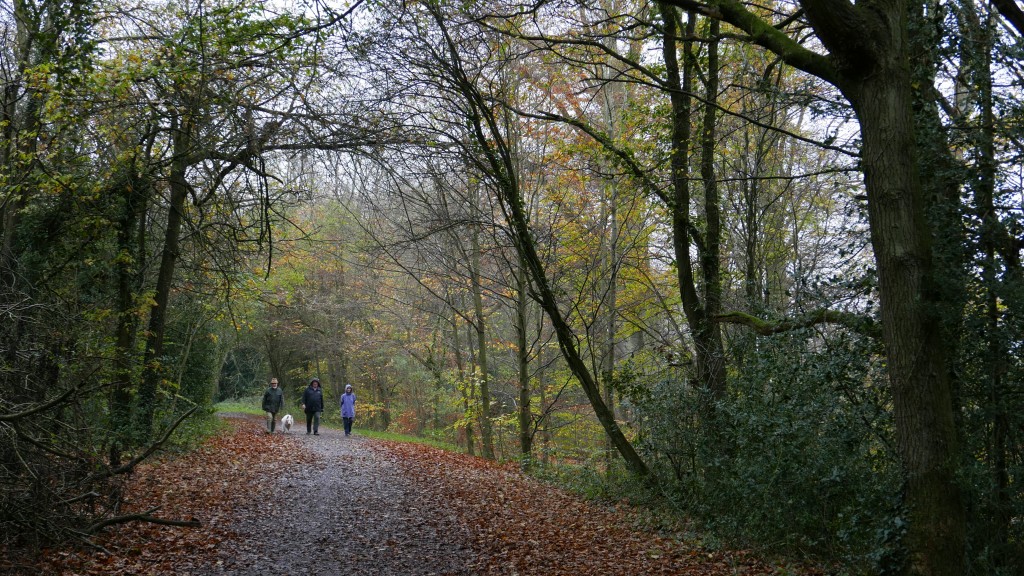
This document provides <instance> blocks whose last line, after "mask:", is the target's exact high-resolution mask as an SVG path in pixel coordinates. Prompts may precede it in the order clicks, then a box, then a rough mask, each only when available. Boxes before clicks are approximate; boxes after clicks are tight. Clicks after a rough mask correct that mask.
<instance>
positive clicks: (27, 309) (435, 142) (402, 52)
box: [0, 0, 1024, 575]
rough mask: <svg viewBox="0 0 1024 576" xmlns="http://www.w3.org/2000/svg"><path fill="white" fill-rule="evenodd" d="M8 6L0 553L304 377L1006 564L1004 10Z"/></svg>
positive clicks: (912, 561) (444, 435) (113, 503)
mask: <svg viewBox="0 0 1024 576" xmlns="http://www.w3.org/2000/svg"><path fill="white" fill-rule="evenodd" d="M0 25H2V28H0V84H2V88H3V90H2V93H0V318H2V320H0V437H2V438H0V535H2V542H0V544H3V545H11V546H26V545H27V546H34V545H42V544H49V543H53V542H61V541H67V540H75V539H83V540H88V538H89V536H90V535H91V534H94V533H95V532H97V531H98V530H101V529H104V528H106V527H109V526H116V524H118V523H119V522H123V521H127V520H129V518H126V517H124V516H122V515H121V514H120V513H119V502H120V497H121V494H122V491H123V490H124V489H125V488H126V487H127V486H128V485H129V484H128V483H129V482H130V477H131V471H132V469H133V468H134V466H135V465H136V464H138V463H139V462H141V461H142V460H144V459H145V458H147V457H149V456H150V455H151V454H153V453H154V451H156V450H158V449H159V448H160V446H161V445H162V444H164V443H165V442H167V440H168V439H169V438H173V437H174V436H175V434H179V433H181V432H182V431H183V430H186V429H187V428H188V427H189V426H190V425H191V423H192V422H195V421H199V420H201V419H202V418H208V417H209V414H210V412H211V406H212V405H213V404H214V403H216V402H218V401H221V400H225V399H237V398H243V399H250V400H251V402H252V403H254V404H256V403H258V396H259V394H260V393H261V391H262V390H263V389H264V387H265V386H266V382H267V381H268V380H269V378H270V377H271V376H276V377H278V378H279V379H280V380H281V382H282V384H283V388H284V390H285V394H286V398H287V401H288V404H289V406H290V407H291V411H292V412H293V413H298V407H297V401H298V398H299V397H300V395H301V391H302V389H303V388H304V387H305V385H306V383H307V382H308V380H309V378H310V377H312V376H314V375H315V376H318V377H319V378H320V379H321V381H322V382H323V384H324V388H325V391H326V397H327V398H326V402H327V403H328V405H330V406H336V405H337V401H338V396H339V394H340V391H341V390H342V389H343V387H344V385H345V384H346V383H351V384H353V386H354V387H355V388H356V392H357V394H358V396H359V406H358V408H359V422H358V424H359V425H360V426H363V427H373V428H378V429H388V430H397V431H401V432H408V433H412V434H418V435H427V436H434V437H437V438H440V439H444V440H447V441H450V442H452V443H456V444H458V445H459V446H460V447H461V448H463V449H465V450H466V451H468V452H469V453H470V454H477V455H482V456H483V457H486V458H496V459H504V460H508V459H519V460H520V461H521V462H522V465H523V466H524V467H526V468H531V469H536V470H538V471H540V472H542V473H548V472H550V473H556V472H557V471H563V472H564V471H566V470H570V471H572V472H571V474H572V475H575V476H577V477H579V476H581V475H583V476H592V477H594V478H596V479H598V480H599V481H601V482H604V483H606V485H607V486H611V487H612V488H609V489H610V490H612V491H613V492H614V490H618V489H625V488H622V487H623V486H625V485H633V488H632V489H634V490H635V489H638V487H639V488H643V489H646V490H648V491H649V492H651V493H653V494H657V496H658V499H657V500H652V502H655V501H656V502H657V504H656V505H657V506H660V507H662V508H664V509H666V510H671V511H672V512H673V513H675V514H678V515H680V516H685V517H687V518H690V519H692V520H693V521H694V522H695V525H696V526H699V527H700V529H701V530H703V531H706V533H707V534H709V535H710V536H709V537H710V538H717V539H720V540H721V541H723V542H731V543H736V544H740V545H745V546H753V547H757V548H760V549H763V550H770V551H772V552H781V553H785V554H793V555H805V554H814V555H815V557H817V558H823V559H825V560H828V561H838V562H840V563H841V564H842V565H843V566H845V570H848V571H849V572H850V573H854V574H856V573H886V574H897V573H901V574H902V573H909V574H922V575H940V574H943V575H945V574H948V575H960V574H1019V573H1020V571H1021V570H1022V567H1024V494H1022V490H1021V474H1022V472H1024V469H1022V466H1024V461H1022V457H1024V428H1022V425H1024V394H1022V386H1021V379H1022V373H1021V369H1022V363H1021V344H1022V339H1021V333H1022V326H1021V320H1022V314H1024V308H1022V307H1024V284H1022V283H1024V268H1022V262H1021V249H1022V247H1024V228H1022V211H1024V196H1022V186H1024V169H1022V163H1021V154H1022V152H1024V140H1022V138H1024V133H1022V130H1024V109H1022V97H1024V92H1022V90H1021V84H1022V83H1024V60H1022V57H1024V51H1022V47H1024V44H1022V38H1021V37H1022V32H1024V12H1022V11H1021V9H1020V7H1019V6H1018V5H1017V4H1016V3H1014V2H1013V1H1012V0H994V1H993V2H992V3H990V4H987V3H976V2H974V0H947V1H933V0H928V1H926V2H916V3H915V2H909V1H907V0H860V1H859V2H857V3H856V4H851V3H849V2H848V1H847V0H800V1H798V2H775V3H772V2H763V3H745V4H740V3H738V2H736V1H735V0H708V1H707V2H698V1H695V0H663V1H659V2H645V1H640V2H632V1H630V0H601V1H597V2H576V1H573V0H565V1H563V0H552V1H548V2H538V3H533V4H531V3H517V2H513V1H509V2H505V1H488V2H472V1H469V2H445V1H443V0H425V1H422V2H376V1H364V2H356V3H354V4H344V3H332V2H328V1H320V0H296V1H295V2H293V3H287V2H273V3H267V4H266V5H264V3H263V2H256V1H249V0H169V1H166V2H165V1H149V0H140V1H137V2H125V1H121V0H13V3H6V2H5V3H3V4H2V5H0ZM328 412H329V413H333V412H334V411H333V410H328ZM616 486H618V487H619V488H615V487H616ZM131 519H132V520H137V518H134V517H133V518H131Z"/></svg>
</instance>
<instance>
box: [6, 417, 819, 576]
mask: <svg viewBox="0 0 1024 576" xmlns="http://www.w3.org/2000/svg"><path fill="white" fill-rule="evenodd" d="M232 422H233V426H232V428H231V430H230V431H229V432H227V433H224V434H222V435H219V436H217V437H215V438H211V439H210V440H209V441H208V442H206V443H205V444H204V445H203V446H202V447H201V448H200V449H198V450H197V451H195V452H193V453H190V454H187V455H182V456H178V457H175V458H169V459H165V460H162V461H155V462H152V463H150V464H146V465H144V466H142V467H140V468H139V470H137V472H136V473H135V474H134V475H133V477H132V479H131V482H130V483H129V484H128V485H129V486H130V487H131V493H130V494H129V495H128V496H127V498H126V503H125V507H124V509H123V510H122V511H121V513H123V514H132V513H144V512H149V511H151V510H153V509H154V508H156V509H157V511H156V512H153V514H154V515H156V516H159V517H161V518H168V519H177V520H188V519H195V520H198V521H199V523H200V527H198V528H188V527H182V526H167V525H157V524H152V523H145V522H134V523H129V524H123V525H117V526H113V527H110V528H109V529H108V530H107V531H106V532H104V533H103V534H101V536H100V537H99V538H98V539H97V540H96V544H97V545H98V546H99V547H101V548H98V549H89V550H86V549H77V550H47V551H44V553H43V554H42V555H41V556H40V557H39V558H34V559H26V558H24V557H21V558H20V559H14V558H15V557H11V558H10V559H8V560H7V561H6V562H7V563H6V564H3V563H0V571H3V572H4V573H11V574H16V573H25V574H40V573H42V574H54V575H61V576H72V575H75V576H77V575H82V576H86V575H97V574H104V575H112V576H118V575H127V574H132V575H149V574H180V573H187V572H189V571H191V570H192V569H194V568H195V567H197V566H207V567H210V566H220V565H221V563H224V562H232V563H237V566H250V567H252V568H254V569H255V567H257V566H265V565H267V564H268V563H269V562H270V559H268V558H266V552H265V551H261V549H260V546H259V544H258V543H256V542H254V541H253V540H252V537H253V536H252V534H254V533H256V534H258V533H260V531H261V530H265V527H263V526H262V524H261V522H265V521H266V518H265V517H263V516H262V515H261V511H264V510H266V506H274V505H276V504H275V503H274V502H275V501H276V500H278V499H279V496H280V495H279V494H278V495H275V494H274V493H272V492H270V493H268V492H267V488H266V486H267V479H268V478H269V477H271V476H272V475H273V474H274V471H275V470H282V469H286V468H288V467H291V468H292V469H298V470H304V469H310V467H315V468H317V469H319V468H321V467H323V466H326V465H327V463H325V462H324V460H323V457H322V456H321V457H319V459H318V457H316V456H314V454H313V452H312V451H310V450H309V449H308V447H305V446H302V445H301V443H300V442H296V439H293V438H290V437H284V436H281V435H268V434H265V433H264V432H263V431H262V428H261V426H260V423H259V422H256V421H255V420H253V419H246V420H241V419H236V420H232ZM321 439H322V440H323V441H325V442H337V441H339V440H338V439H334V438H332V437H331V436H330V435H328V436H327V437H324V436H321ZM347 441H348V440H343V441H342V442H347ZM358 442H361V443H363V442H365V443H366V444H365V446H367V447H369V449H371V450H372V452H369V453H367V454H373V457H372V458H369V457H358V458H353V457H352V456H351V454H352V453H348V454H349V456H348V460H347V461H346V464H345V465H346V466H356V467H358V466H373V467H374V469H375V471H376V473H375V474H372V475H360V474H353V472H352V471H349V472H348V475H349V476H352V478H353V479H352V481H353V482H356V480H355V478H356V477H362V476H365V477H366V478H367V480H365V482H366V486H365V487H357V488H356V489H357V490H358V492H357V494H358V495H359V498H358V499H355V498H353V492H352V491H351V490H349V491H348V493H347V494H346V493H345V491H343V490H338V489H335V490H333V491H330V493H321V494H319V496H318V498H322V499H323V502H322V504H323V509H324V510H326V511H327V514H328V515H329V516H330V517H332V518H333V517H334V515H335V514H338V513H339V511H340V510H344V509H350V510H351V511H353V512H356V513H358V514H359V517H360V522H362V523H363V528H362V530H361V532H355V533H353V534H352V535H351V539H352V545H353V546H355V548H353V549H359V548H358V546H365V547H364V548H361V549H362V550H363V552H362V553H364V554H367V555H369V556H368V557H381V556H380V555H381V554H383V555H384V556H383V557H384V558H388V559H389V561H390V562H391V563H392V566H399V567H400V566H407V567H408V566H415V567H416V569H420V570H423V569H426V566H425V564H424V562H423V561H422V560H421V561H419V564H418V565H417V564H416V563H415V562H414V560H415V559H412V560H410V562H409V563H405V564H402V563H401V562H399V560H401V559H402V557H403V556H404V555H407V554H413V555H415V554H416V553H420V554H422V553H423V552H424V551H426V550H435V549H436V550H437V551H438V552H439V553H440V554H442V555H444V554H445V550H447V553H448V554H453V553H454V550H455V549H456V548H459V547H461V548H459V549H460V554H462V553H466V552H468V554H469V558H470V560H469V563H470V566H469V568H467V569H459V571H458V572H450V573H452V574H455V573H458V574H462V573H466V571H468V573H471V574H481V575H485V574H503V575H505V574H509V575H511V574H515V575H532V574H537V575H541V574H542V575H545V576H559V575H570V574H571V575H574V576H587V575H591V574H593V575H598V574H600V575H602V576H603V575H604V574H608V573H614V574H647V575H657V574H666V575H668V574H672V575H680V576H698V575H699V576H718V575H723V576H724V575H727V574H728V575H733V576H735V575H745V576H758V575H775V574H782V573H786V574H803V575H805V576H810V575H814V574H821V572H816V571H814V570H810V569H806V570H800V571H798V570H795V569H794V568H793V567H787V569H786V570H783V569H781V568H776V567H775V566H773V565H772V564H770V563H768V562H766V561H764V560H763V559H760V558H758V557H756V556H755V555H754V554H751V553H749V552H747V551H729V552H723V551H712V550H707V549H704V548H702V547H701V546H700V545H699V543H696V542H687V541H686V540H685V538H683V537H681V536H679V535H676V534H666V533H659V532H655V531H652V530H645V529H642V528H638V527H637V524H636V522H634V519H635V516H634V515H632V514H631V511H630V509H629V507H628V506H626V505H618V506H610V505H609V506H601V505H598V504H595V503H592V502H588V501H585V500H582V499H581V498H578V497H575V496H573V495H571V494H568V493H566V492H564V491H562V490H559V489H557V488H556V487H553V486H551V485H548V484H545V483H543V482H540V481H538V480H536V479H534V478H531V477H528V476H525V475H523V474H522V473H520V472H519V471H518V470H517V469H516V468H515V467H514V466H511V465H500V464H497V463H494V462H490V461H487V460H483V459H481V458H474V457H470V456H467V455H464V454H457V453H451V452H445V451H442V450H438V449H435V448H431V447H429V446H424V445H417V444H404V443H397V442H386V441H376V440H370V439H365V438H362V439H359V440H358ZM326 446H328V445H324V447H326ZM330 446H334V444H330ZM337 446H338V447H341V446H342V444H338V445H337ZM296 464H298V465H299V466H298V467H297V468H296ZM333 465H335V466H337V465H338V462H337V461H336V462H335V463H334V464H333ZM389 475H390V476H389ZM396 475H400V476H401V481H394V482H389V481H387V480H386V479H385V478H388V477H391V478H396ZM396 480H397V478H396ZM289 482H291V481H289ZM291 486H292V484H290V483H288V484H287V486H286V487H285V489H286V490H290V489H291ZM276 489H278V490H279V489H280V488H276ZM376 492H379V494H377V493H376ZM381 498H387V499H389V501H390V500H394V501H401V508H398V509H396V508H394V507H390V508H388V507H386V506H384V505H383V504H384V502H383V501H382V500H381ZM263 500H269V501H270V503H269V504H267V505H264V503H263ZM364 505H365V506H366V509H365V510H364V509H363V506H364ZM277 512H279V514H277V515H278V517H279V518H280V517H281V514H284V515H285V517H286V516H287V511H277ZM328 522H330V523H331V524H330V525H331V526H338V525H339V524H337V523H336V522H337V521H335V520H328ZM370 523H372V524H370ZM441 526H447V527H448V528H446V529H444V530H440V527H441ZM232 527H234V528H238V529H245V530H246V531H247V534H248V536H246V535H242V534H239V533H236V532H233V531H232ZM240 527H244V528H240ZM314 533H316V532H314ZM431 534H435V535H436V541H427V540H430V538H434V536H430V535H431ZM319 536H320V538H319V539H318V540H316V542H317V545H319V546H331V545H332V543H331V542H330V541H329V539H327V536H326V535H324V534H320V535H319ZM368 536H372V537H370V538H367V537H368ZM300 537H301V533H300ZM410 539H412V540H410ZM320 540H323V541H320ZM364 540H366V541H365V542H364ZM357 545H358V546H357ZM467 545H468V548H466V546H467ZM226 551H227V553H228V554H229V557H228V559H227V560H225V552H226ZM414 551H417V552H414ZM375 555H376V556H375ZM420 558H422V556H421V557H420ZM289 562H291V561H289ZM288 565H291V564H288ZM442 566H443V564H442ZM375 568H383V566H382V565H376V567H375V566H363V567H361V568H360V569H357V570H355V571H354V573H374V570H375ZM432 570H433V568H432ZM393 572H394V573H396V574H397V573H403V572H400V571H394V570H393ZM417 573H419V572H417ZM445 573H449V572H445Z"/></svg>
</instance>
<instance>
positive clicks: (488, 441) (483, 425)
mask: <svg viewBox="0 0 1024 576" xmlns="http://www.w3.org/2000/svg"><path fill="white" fill-rule="evenodd" d="M472 236H473V247H472V249H473V252H472V255H471V256H470V266H471V270H470V276H471V279H472V284H473V328H474V329H475V330H476V340H477V352H476V358H477V362H476V364H477V368H478V369H479V371H480V374H479V377H480V379H479V382H480V444H481V448H482V451H483V457H484V458H490V459H491V460H493V459H494V436H493V434H492V433H491V394H490V388H489V382H488V380H489V379H490V374H489V372H488V370H489V368H488V365H487V320H486V318H485V316H484V295H483V286H482V285H481V282H480V231H479V229H478V228H477V227H474V229H473V234H472Z"/></svg>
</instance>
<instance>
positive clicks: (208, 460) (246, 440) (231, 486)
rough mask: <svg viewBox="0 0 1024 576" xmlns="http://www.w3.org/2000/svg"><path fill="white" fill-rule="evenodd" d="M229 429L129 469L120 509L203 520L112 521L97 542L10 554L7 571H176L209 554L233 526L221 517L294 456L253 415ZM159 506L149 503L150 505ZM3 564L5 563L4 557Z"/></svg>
mask: <svg viewBox="0 0 1024 576" xmlns="http://www.w3.org/2000/svg"><path fill="white" fill-rule="evenodd" d="M229 422H231V424H232V426H231V429H230V431H228V432H226V433H223V434H221V435H218V436H216V437H213V438H210V439H208V440H207V441H206V442H205V443H204V444H203V445H202V446H201V447H200V448H199V449H198V450H196V451H194V452H191V453H188V454H185V455H179V456H175V457H172V458H166V459H162V460H154V461H151V462H148V463H145V464H143V465H141V466H140V467H139V468H138V469H137V470H136V471H135V472H134V474H133V475H132V477H131V480H130V482H128V483H127V489H128V490H130V491H129V492H128V493H127V494H126V495H125V498H124V504H123V506H122V510H121V514H142V513H150V514H151V515H153V516H157V517H160V518H165V519H174V520H186V521H187V520H197V521H198V522H199V524H200V526H199V527H198V528H194V527H184V526H166V525H159V524H153V523H149V522H131V523H126V524H118V525H115V526H111V527H109V528H107V529H106V530H104V531H103V532H101V533H100V535H99V536H98V537H97V538H95V544H96V546H97V547H96V548H90V549H84V548H83V549H74V550H43V551H42V553H41V554H39V555H38V557H36V558H26V557H25V556H24V555H21V556H17V555H12V556H10V557H9V558H8V559H7V560H6V562H0V571H2V572H5V573H12V574H16V573H25V574H53V575H62V576H64V575H66V576H71V575H75V576H78V575H81V576H86V575H90V576H91V575H99V574H103V575H110V576H118V575H128V574H131V575H145V574H175V573H178V572H180V570H178V567H177V566H178V564H179V563H180V561H181V559H182V558H185V557H188V558H192V559H197V558H198V559H201V558H202V556H203V555H204V554H209V555H211V557H212V553H213V551H214V550H215V549H216V548H217V547H218V546H220V545H221V544H222V543H225V542H230V540H231V539H232V537H233V536H234V534H233V533H232V532H231V531H230V530H228V529H227V528H226V524H227V523H226V522H223V521H222V520H223V519H224V518H228V517H231V516H232V515H233V513H234V509H235V508H236V507H238V506H239V505H240V504H241V503H242V502H243V501H244V500H245V499H251V498H253V488H254V487H257V486H258V485H259V482H260V480H261V478H263V477H265V476H264V475H265V474H266V473H267V472H268V471H269V470H271V469H272V468H273V467H274V466H275V465H277V463H278V462H294V461H295V460H296V458H297V455H296V454H295V452H294V451H291V450H285V449H283V447H284V446H285V445H286V442H287V441H286V440H285V439H283V438H282V437H281V436H280V435H269V434H266V433H264V432H263V431H262V430H261V429H260V428H259V427H258V426H254V425H253V422H252V420H244V419H230V420H229ZM154 508H155V509H156V510H155V511H152V510H153V509H154ZM5 564H6V565H5Z"/></svg>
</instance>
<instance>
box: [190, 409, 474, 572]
mask: <svg viewBox="0 0 1024 576" xmlns="http://www.w3.org/2000/svg"><path fill="white" fill-rule="evenodd" d="M297 420H299V421H296V427H295V428H293V429H292V431H291V432H289V433H287V434H286V437H287V442H286V443H285V446H286V447H287V449H294V450H295V451H296V454H297V457H296V462H297V463H296V465H295V466H294V467H291V468H290V469H288V470H282V471H281V472H280V474H278V475H276V476H272V477H268V478H267V481H266V489H265V491H264V492H263V493H262V494H253V495H252V498H251V499H249V501H251V502H252V505H251V506H250V505H246V508H247V509H235V510H234V514H233V515H232V516H233V519H231V520H230V521H229V528H230V529H231V530H233V531H234V532H236V533H237V535H238V537H237V539H235V540H234V541H232V542H231V547H230V549H221V550H219V551H218V560H217V561H216V563H214V564H212V565H206V566H193V567H191V570H188V572H189V573H190V574H195V575H204V576H205V575H224V574H230V575H242V574H245V575H249V574H280V575H290V574H328V575H333V574H338V575H359V574H373V575H380V576H388V575H423V576H425V575H459V574H472V571H471V570H470V566H471V563H472V558H473V557H472V553H471V551H470V548H469V545H468V542H469V533H468V531H467V530H466V529H465V527H463V526H462V525H461V524H460V523H459V522H458V521H457V520H456V518H455V517H454V515H452V514H451V513H450V512H447V511H446V507H445V503H444V502H437V501H433V500H431V499H429V498H418V497H417V494H416V493H415V491H414V490H413V489H412V488H411V485H410V482H409V481H408V480H407V479H406V478H405V477H404V475H403V472H402V470H401V468H399V467H398V466H397V465H396V462H395V460H394V458H393V457H391V455H390V454H389V453H388V452H387V451H386V450H384V449H382V448H380V447H376V448H375V447H374V446H373V444H374V442H373V440H371V439H368V438H363V437H360V436H359V435H358V433H353V436H351V437H348V438H346V437H345V436H344V434H343V433H342V432H340V431H337V430H330V429H324V428H321V429H320V435H319V436H312V435H309V436H307V435H306V434H305V424H304V422H302V421H301V417H300V418H299V419H297ZM305 451H308V452H311V453H312V455H313V461H312V462H310V458H308V457H301V456H302V455H303V452H305ZM266 500H275V501H276V504H275V505H272V506H269V507H263V509H262V510H261V509H260V507H259V506H258V505H257V503H258V502H261V501H266ZM224 548H226V547H224Z"/></svg>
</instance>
